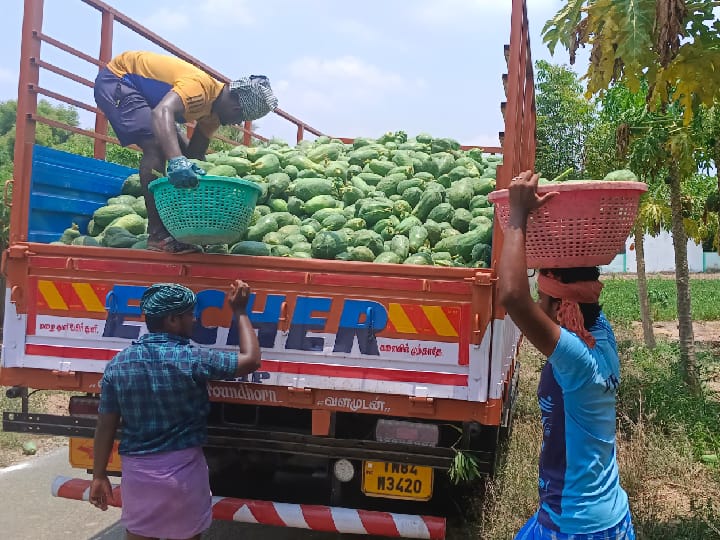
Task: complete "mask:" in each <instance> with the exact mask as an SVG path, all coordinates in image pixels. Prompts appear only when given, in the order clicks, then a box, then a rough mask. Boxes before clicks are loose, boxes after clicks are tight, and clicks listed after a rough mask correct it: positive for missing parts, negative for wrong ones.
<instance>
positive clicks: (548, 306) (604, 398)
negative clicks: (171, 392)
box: [498, 171, 635, 540]
mask: <svg viewBox="0 0 720 540" xmlns="http://www.w3.org/2000/svg"><path fill="white" fill-rule="evenodd" d="M538 180H539V177H538V175H537V174H532V172H531V171H526V172H524V173H522V174H521V175H520V176H518V177H516V178H514V179H513V180H512V183H511V184H510V188H509V197H510V201H509V204H510V216H509V223H508V226H507V229H506V230H505V231H504V241H503V249H502V256H501V258H500V264H499V267H498V275H499V278H500V280H499V284H498V295H499V300H500V302H501V303H502V304H503V305H504V306H505V309H506V310H507V313H508V315H509V316H510V318H511V319H512V321H513V322H514V323H515V324H516V325H517V326H518V328H519V329H520V331H521V332H522V333H523V334H524V335H525V337H526V338H527V339H528V340H529V341H530V343H532V344H533V345H534V346H535V347H536V348H537V349H538V350H539V351H540V352H541V353H542V354H543V355H544V356H546V357H547V363H546V364H545V365H544V367H543V369H542V373H541V375H540V384H539V386H538V391H537V393H538V401H539V404H540V412H541V418H542V428H543V442H542V448H541V450H540V464H539V481H538V491H539V498H540V507H539V509H538V511H537V513H536V514H535V515H534V516H532V517H531V518H530V520H529V521H528V522H527V523H526V524H525V526H524V527H523V528H522V529H521V530H520V532H518V534H517V535H516V536H515V540H596V539H600V538H602V539H604V540H634V539H635V531H634V529H633V524H632V519H631V515H630V508H629V503H628V496H627V494H626V493H625V491H624V490H623V488H622V487H621V485H620V477H619V473H618V463H617V457H616V446H615V403H616V400H617V391H618V387H619V385H620V361H619V359H618V353H617V344H616V341H615V335H614V333H613V330H612V328H611V326H610V324H609V323H608V321H607V319H606V318H605V315H604V314H603V312H602V309H601V307H600V304H599V303H598V302H599V299H600V292H601V290H602V284H601V283H600V281H599V280H598V278H599V276H600V273H599V271H598V269H597V267H589V268H564V269H541V270H540V274H539V277H538V291H539V300H538V302H537V303H536V302H534V301H533V299H532V297H531V295H530V287H529V284H528V277H527V268H526V257H525V233H526V227H527V218H528V214H529V213H530V212H531V211H533V210H535V209H536V208H539V207H540V206H542V205H543V204H544V203H545V202H546V201H548V200H549V199H550V198H552V197H553V196H555V195H556V194H555V193H548V194H546V195H543V196H539V195H538V194H537V185H538Z"/></svg>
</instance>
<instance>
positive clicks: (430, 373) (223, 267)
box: [3, 244, 494, 405]
mask: <svg viewBox="0 0 720 540" xmlns="http://www.w3.org/2000/svg"><path fill="white" fill-rule="evenodd" d="M15 258H16V259H20V260H11V261H10V263H11V265H10V266H11V269H10V271H11V272H13V271H14V272H13V273H16V275H18V274H21V275H24V276H25V283H24V285H22V286H16V287H15V288H14V289H13V290H12V291H8V294H7V306H6V317H5V332H4V334H5V343H4V344H3V368H35V369H42V370H49V371H51V372H53V373H54V374H55V375H57V376H59V377H62V376H63V375H64V374H67V375H68V376H69V374H71V373H94V374H98V375H99V374H100V373H102V371H103V369H104V367H105V365H106V363H107V362H108V361H109V360H110V359H111V358H112V357H113V356H114V355H115V354H116V353H117V352H118V351H119V350H121V349H122V348H123V347H125V346H127V345H128V344H129V343H131V341H132V340H133V339H136V338H137V337H138V336H139V335H140V334H141V333H143V332H145V328H144V325H143V323H142V320H141V318H140V311H139V307H138V301H139V298H140V296H141V295H142V292H143V290H144V289H145V287H147V286H148V285H150V284H151V283H155V282H162V281H172V282H179V283H183V284H185V285H187V286H189V287H191V288H192V289H193V290H195V291H196V292H197V293H198V306H197V311H196V317H197V322H196V326H195V331H194V334H193V340H194V341H195V342H196V343H198V344H201V345H205V346H211V347H218V348H221V349H227V350H235V348H236V346H237V332H236V328H235V323H234V321H233V320H232V313H231V311H230V309H229V308H228V307H227V305H226V293H227V291H228V285H229V282H230V281H231V280H233V279H243V280H245V281H247V282H248V283H250V285H251V286H252V288H253V297H252V299H251V302H250V306H249V311H250V318H251V320H252V322H253V325H254V326H255V328H256V329H257V332H258V336H259V339H260V344H261V347H262V349H263V364H262V368H261V371H259V372H257V373H255V374H253V375H252V376H251V377H250V381H251V382H255V383H262V384H263V385H273V386H281V387H294V388H315V389H333V390H347V391H359V392H372V393H383V394H401V395H409V396H419V397H438V398H451V399H459V400H471V401H485V400H486V399H487V397H488V376H489V373H488V372H489V369H490V365H489V364H490V362H489V350H490V335H489V334H490V333H491V332H490V321H491V317H492V297H493V295H492V292H493V286H492V284H493V282H494V280H493V279H492V273H491V272H490V271H489V270H474V269H454V268H437V267H433V268H430V267H423V266H409V265H377V264H372V263H354V262H342V261H318V260H301V259H288V258H272V257H248V256H227V255H192V256H184V257H175V258H172V259H170V258H168V256H166V255H163V254H156V253H150V252H145V251H137V250H110V249H105V248H92V247H80V246H50V245H43V244H28V245H27V251H26V252H25V253H24V254H21V255H20V256H18V255H17V252H16V257H15ZM22 266H24V268H21V267H22ZM328 405H329V404H328Z"/></svg>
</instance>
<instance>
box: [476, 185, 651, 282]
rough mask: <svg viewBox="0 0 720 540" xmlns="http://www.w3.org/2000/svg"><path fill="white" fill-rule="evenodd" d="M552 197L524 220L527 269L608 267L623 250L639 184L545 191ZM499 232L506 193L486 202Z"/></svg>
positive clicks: (506, 215)
mask: <svg viewBox="0 0 720 540" xmlns="http://www.w3.org/2000/svg"><path fill="white" fill-rule="evenodd" d="M551 191H557V192H558V195H556V196H555V197H554V198H553V199H551V200H550V201H549V202H547V203H546V204H544V205H543V206H542V207H540V208H538V209H537V210H535V211H533V212H532V213H531V214H530V215H529V216H528V225H527V234H526V237H525V238H526V245H525V252H526V255H527V267H528V268H573V267H579V266H599V265H603V264H609V263H610V262H611V261H612V260H613V259H614V258H615V256H616V255H617V254H618V253H620V252H621V251H622V249H623V247H624V245H625V240H626V239H627V237H628V235H629V234H630V231H631V230H632V227H633V225H634V223H635V218H636V216H637V211H638V203H639V201H640V196H641V195H642V194H643V193H644V192H645V191H647V185H645V184H643V183H642V182H601V181H589V182H573V183H558V184H556V185H543V186H539V187H538V193H540V194H543V193H548V192H551ZM488 199H489V200H490V201H492V202H493V203H494V204H495V215H496V216H497V218H498V220H499V221H500V226H501V227H502V228H503V229H505V228H506V227H507V224H508V218H509V207H508V190H507V189H501V190H499V191H495V192H493V193H491V194H490V195H489V196H488Z"/></svg>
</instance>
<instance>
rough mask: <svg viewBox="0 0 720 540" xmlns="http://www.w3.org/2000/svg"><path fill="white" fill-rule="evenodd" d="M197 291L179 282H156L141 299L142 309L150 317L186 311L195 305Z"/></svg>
mask: <svg viewBox="0 0 720 540" xmlns="http://www.w3.org/2000/svg"><path fill="white" fill-rule="evenodd" d="M195 301H196V298H195V293H194V292H192V291H191V290H190V289H188V288H187V287H183V286H182V285H178V284H177V283H156V284H155V285H152V286H150V287H148V289H147V290H146V291H145V292H144V293H143V295H142V298H141V299H140V309H141V310H142V312H143V313H144V314H145V315H147V316H149V317H164V316H166V315H176V314H179V313H185V312H186V311H189V310H191V309H193V308H194V307H195Z"/></svg>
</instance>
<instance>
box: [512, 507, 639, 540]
mask: <svg viewBox="0 0 720 540" xmlns="http://www.w3.org/2000/svg"><path fill="white" fill-rule="evenodd" d="M515 540H635V529H634V528H633V524H632V518H631V517H630V512H628V513H627V515H626V516H625V517H624V518H623V520H622V521H621V522H620V523H618V524H617V525H615V526H614V527H610V528H609V529H606V530H604V531H598V532H595V533H587V534H582V533H575V534H568V533H561V532H558V531H553V530H551V529H548V528H547V527H543V526H542V525H540V523H539V522H538V519H537V514H535V515H534V516H533V517H531V518H530V519H529V520H528V522H527V523H526V524H525V525H524V526H523V528H522V529H520V532H519V533H517V535H515Z"/></svg>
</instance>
